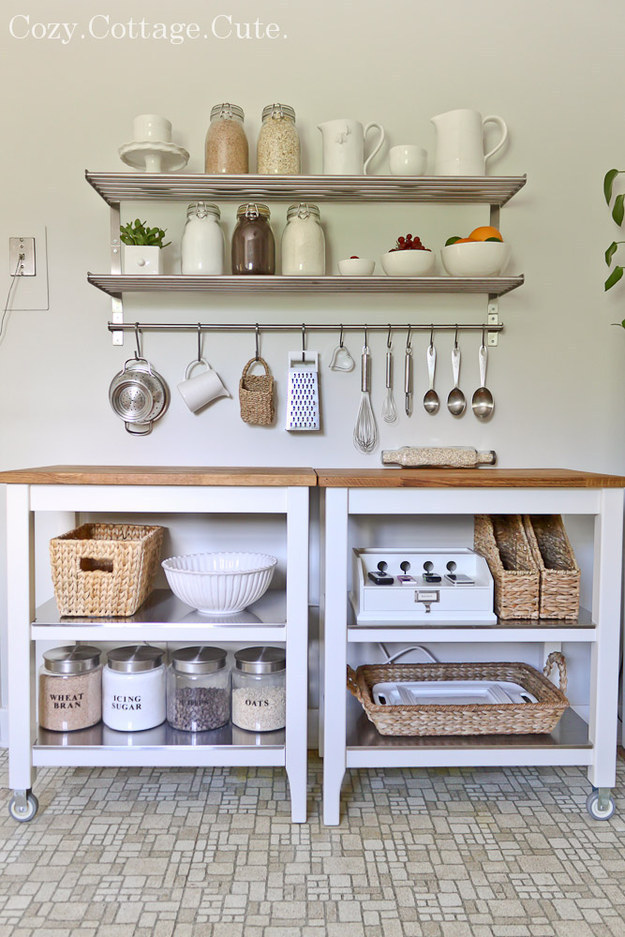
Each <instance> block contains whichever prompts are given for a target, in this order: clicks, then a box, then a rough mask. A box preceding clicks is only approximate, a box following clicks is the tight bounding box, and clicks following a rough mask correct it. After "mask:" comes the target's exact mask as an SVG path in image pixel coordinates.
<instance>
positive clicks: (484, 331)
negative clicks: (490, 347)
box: [482, 326, 486, 348]
mask: <svg viewBox="0 0 625 937" xmlns="http://www.w3.org/2000/svg"><path fill="white" fill-rule="evenodd" d="M485 334H486V329H485V327H484V326H482V348H485V347H486V345H485V342H484V336H485Z"/></svg>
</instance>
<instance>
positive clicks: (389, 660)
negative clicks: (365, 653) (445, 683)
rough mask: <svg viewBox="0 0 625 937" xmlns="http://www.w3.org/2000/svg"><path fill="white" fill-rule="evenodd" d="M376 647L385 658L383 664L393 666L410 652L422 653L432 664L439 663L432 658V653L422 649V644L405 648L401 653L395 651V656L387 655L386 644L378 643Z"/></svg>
mask: <svg viewBox="0 0 625 937" xmlns="http://www.w3.org/2000/svg"><path fill="white" fill-rule="evenodd" d="M378 646H379V648H380V650H381V651H382V653H383V654H384V655H385V657H386V660H385V661H384V663H385V664H393V663H394V662H395V661H396V660H399V658H400V657H403V656H404V654H408V653H409V652H410V651H423V653H424V654H425V655H426V657H427V658H428V659H429V660H430V661H431V662H432V663H433V664H438V663H439V661H438V660H437V659H436V658H435V657H434V655H433V654H432V652H431V651H428V649H427V647H423V645H422V644H415V645H413V646H412V647H405V648H403V649H402V650H401V651H397V652H396V653H395V654H389V652H388V648H387V646H386V644H382V642H380V643H379V645H378Z"/></svg>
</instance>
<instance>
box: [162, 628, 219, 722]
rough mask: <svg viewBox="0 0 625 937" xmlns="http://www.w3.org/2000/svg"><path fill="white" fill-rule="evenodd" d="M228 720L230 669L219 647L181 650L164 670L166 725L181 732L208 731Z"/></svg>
mask: <svg viewBox="0 0 625 937" xmlns="http://www.w3.org/2000/svg"><path fill="white" fill-rule="evenodd" d="M229 720H230V670H229V668H228V667H227V666H226V652H225V651H224V650H222V649H221V648H219V647H182V648H179V649H178V650H177V651H174V652H173V653H172V655H171V663H170V665H169V669H168V671H167V722H168V723H169V724H170V725H171V726H173V727H174V728H175V729H182V730H183V731H185V732H208V731H210V730H211V729H218V728H219V727H220V726H223V725H225V724H226V723H227V722H229Z"/></svg>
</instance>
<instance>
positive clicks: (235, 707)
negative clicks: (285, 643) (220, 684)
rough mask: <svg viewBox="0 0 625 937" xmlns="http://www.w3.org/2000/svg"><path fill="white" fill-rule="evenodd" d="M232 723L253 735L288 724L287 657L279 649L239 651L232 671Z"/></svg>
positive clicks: (246, 649)
mask: <svg viewBox="0 0 625 937" xmlns="http://www.w3.org/2000/svg"><path fill="white" fill-rule="evenodd" d="M232 722H233V723H234V724H235V725H237V726H239V728H241V729H248V730H250V731H252V732H272V731H274V730H275V729H283V728H284V727H285V725H286V655H285V652H284V650H282V648H279V647H246V648H242V649H241V650H240V651H236V652H235V655H234V670H233V671H232Z"/></svg>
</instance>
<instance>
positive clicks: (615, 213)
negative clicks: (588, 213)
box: [612, 192, 625, 225]
mask: <svg viewBox="0 0 625 937" xmlns="http://www.w3.org/2000/svg"><path fill="white" fill-rule="evenodd" d="M624 216H625V192H622V193H621V194H620V195H617V196H616V198H615V199H614V207H613V209H612V217H613V218H614V220H615V222H616V223H617V225H622V224H623V217H624Z"/></svg>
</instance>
